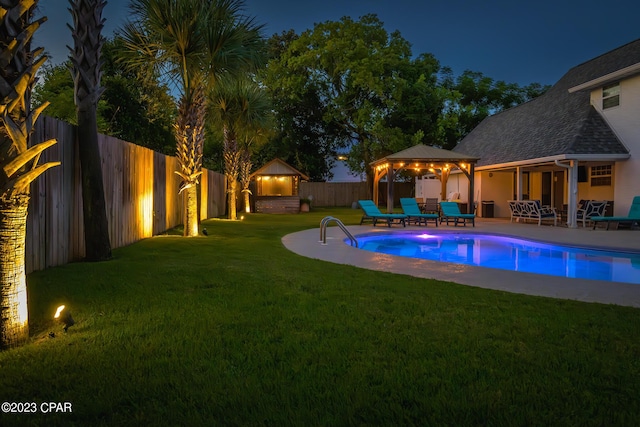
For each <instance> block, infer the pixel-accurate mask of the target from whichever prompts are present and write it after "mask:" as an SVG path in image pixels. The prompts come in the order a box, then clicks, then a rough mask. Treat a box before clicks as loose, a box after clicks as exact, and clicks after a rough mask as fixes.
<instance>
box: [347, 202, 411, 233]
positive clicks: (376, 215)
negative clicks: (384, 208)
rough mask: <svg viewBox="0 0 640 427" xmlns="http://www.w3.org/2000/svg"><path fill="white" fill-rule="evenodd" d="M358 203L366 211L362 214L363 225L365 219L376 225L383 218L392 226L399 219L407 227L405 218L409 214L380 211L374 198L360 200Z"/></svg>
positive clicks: (361, 221)
mask: <svg viewBox="0 0 640 427" xmlns="http://www.w3.org/2000/svg"><path fill="white" fill-rule="evenodd" d="M358 204H359V205H360V208H361V209H362V210H363V211H364V214H363V215H362V219H361V220H360V225H362V223H363V222H365V221H369V220H370V221H372V222H373V226H374V227H375V226H376V224H377V222H378V221H379V220H383V221H385V222H386V224H387V225H388V226H389V227H391V224H393V221H396V220H397V221H398V223H400V224H402V226H403V227H406V226H407V224H406V222H405V220H406V219H407V216H406V215H405V214H385V213H382V212H380V209H378V207H377V206H376V204H375V203H373V201H372V200H358Z"/></svg>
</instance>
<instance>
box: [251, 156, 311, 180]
mask: <svg viewBox="0 0 640 427" xmlns="http://www.w3.org/2000/svg"><path fill="white" fill-rule="evenodd" d="M258 175H281V176H285V175H299V176H301V177H302V179H305V180H307V181H308V180H309V177H308V176H307V175H305V174H303V173H302V172H300V171H299V170H297V169H296V168H294V167H293V166H291V165H290V164H288V163H287V162H285V161H283V160H281V159H278V158H275V159H273V160H271V161H270V162H268V163H267V164H265V165H264V166H262V167H261V168H260V169H258V170H257V171H255V172H254V173H252V174H251V178H253V177H254V176H258Z"/></svg>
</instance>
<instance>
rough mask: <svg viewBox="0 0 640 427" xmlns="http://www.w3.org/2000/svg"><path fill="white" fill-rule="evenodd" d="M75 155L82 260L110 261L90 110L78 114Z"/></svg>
mask: <svg viewBox="0 0 640 427" xmlns="http://www.w3.org/2000/svg"><path fill="white" fill-rule="evenodd" d="M78 153H79V157H80V165H81V172H82V213H83V215H84V245H85V260H87V261H105V260H108V259H110V258H111V242H110V240H109V223H108V220H107V207H106V203H105V201H104V184H103V182H102V166H101V160H100V147H99V146H98V130H97V124H96V111H95V110H93V109H89V110H85V111H80V110H78Z"/></svg>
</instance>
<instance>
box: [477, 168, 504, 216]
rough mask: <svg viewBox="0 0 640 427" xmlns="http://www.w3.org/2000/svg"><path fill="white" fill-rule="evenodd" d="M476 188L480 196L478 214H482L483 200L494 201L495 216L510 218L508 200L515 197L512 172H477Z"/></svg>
mask: <svg viewBox="0 0 640 427" xmlns="http://www.w3.org/2000/svg"><path fill="white" fill-rule="evenodd" d="M475 188H476V192H477V194H478V195H477V197H478V199H479V200H478V216H481V215H482V208H481V207H482V202H489V201H492V202H493V216H494V217H495V218H509V217H510V216H511V214H510V212H509V204H508V203H507V201H508V200H511V199H512V198H513V173H512V172H476V176H475Z"/></svg>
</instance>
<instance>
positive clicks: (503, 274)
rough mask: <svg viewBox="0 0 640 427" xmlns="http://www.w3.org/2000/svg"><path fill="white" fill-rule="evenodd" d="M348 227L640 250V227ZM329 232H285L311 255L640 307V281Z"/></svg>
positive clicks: (291, 245)
mask: <svg viewBox="0 0 640 427" xmlns="http://www.w3.org/2000/svg"><path fill="white" fill-rule="evenodd" d="M347 229H348V230H349V232H350V233H351V234H353V235H354V236H356V237H357V236H358V235H359V234H370V233H385V232H389V231H409V230H422V231H436V230H437V231H441V232H459V233H472V232H477V233H492V234H501V235H506V236H513V237H522V238H528V239H533V240H539V241H544V242H550V243H559V244H566V245H571V246H586V247H591V248H601V249H615V250H623V251H630V252H640V232H639V231H637V230H604V229H599V230H592V229H590V228H582V227H580V228H575V229H570V228H566V227H553V226H548V225H542V226H538V225H537V224H523V223H510V222H509V221H508V220H507V221H505V220H503V219H481V218H478V219H476V226H475V227H471V226H466V227H461V226H458V227H453V226H446V225H444V224H443V225H440V226H439V227H437V228H436V227H435V226H434V225H433V224H432V223H429V226H428V227H425V226H408V227H406V228H403V227H402V226H398V225H394V226H393V227H391V228H389V227H386V226H377V227H373V226H371V225H370V224H369V225H362V226H349V227H347ZM326 237H327V244H326V245H323V244H321V243H320V242H319V240H320V230H319V229H318V228H315V229H310V230H304V231H300V232H297V233H292V234H289V235H287V236H284V237H283V238H282V243H283V244H284V246H285V247H286V248H287V249H289V250H290V251H292V252H295V253H297V254H299V255H302V256H305V257H308V258H315V259H319V260H323V261H329V262H333V263H337V264H347V265H353V266H356V267H361V268H366V269H369V270H378V271H387V272H391V273H397V274H406V275H410V276H414V277H417V278H427V279H437V280H444V281H449V282H455V283H459V284H463V285H469V286H476V287H480V288H486V289H495V290H501V291H507V292H514V293H521V294H527V295H538V296H545V297H552V298H561V299H571V300H578V301H585V302H598V303H604V304H617V305H624V306H631V307H640V285H634V284H629V283H621V282H609V281H602V280H584V279H571V278H566V277H558V276H547V275H542V274H534V273H522V272H515V271H507V270H498V269H493V268H486V267H476V266H469V265H462V264H452V263H445V262H438V261H429V260H421V259H413V258H405V257H400V256H394V255H386V254H378V253H373V252H367V251H363V250H359V249H356V248H354V247H351V246H349V245H347V244H345V243H344V242H343V240H344V239H345V238H346V235H345V234H344V232H343V231H342V230H340V228H338V227H335V226H333V225H331V226H330V227H328V228H327V235H326ZM638 274H640V270H638Z"/></svg>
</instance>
